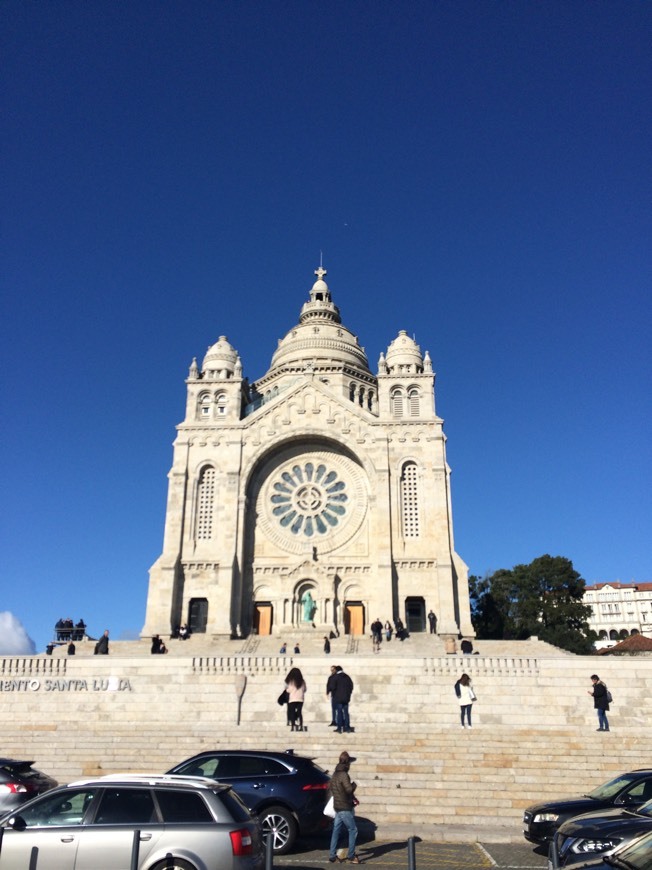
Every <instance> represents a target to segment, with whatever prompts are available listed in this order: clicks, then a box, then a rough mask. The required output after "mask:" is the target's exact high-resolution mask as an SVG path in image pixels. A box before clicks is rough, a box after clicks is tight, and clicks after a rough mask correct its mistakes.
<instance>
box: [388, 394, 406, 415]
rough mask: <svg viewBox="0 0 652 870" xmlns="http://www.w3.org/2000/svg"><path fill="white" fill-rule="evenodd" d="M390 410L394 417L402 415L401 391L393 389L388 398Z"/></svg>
mask: <svg viewBox="0 0 652 870" xmlns="http://www.w3.org/2000/svg"><path fill="white" fill-rule="evenodd" d="M390 406H391V412H392V415H393V416H394V417H402V416H403V391H402V390H394V391H393V392H392V394H391V398H390Z"/></svg>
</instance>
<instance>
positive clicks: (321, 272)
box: [315, 263, 328, 281]
mask: <svg viewBox="0 0 652 870" xmlns="http://www.w3.org/2000/svg"><path fill="white" fill-rule="evenodd" d="M315 275H316V276H317V280H318V281H323V280H324V275H328V272H327V271H326V269H324V268H323V266H322V265H321V263H320V264H319V268H318V269H315Z"/></svg>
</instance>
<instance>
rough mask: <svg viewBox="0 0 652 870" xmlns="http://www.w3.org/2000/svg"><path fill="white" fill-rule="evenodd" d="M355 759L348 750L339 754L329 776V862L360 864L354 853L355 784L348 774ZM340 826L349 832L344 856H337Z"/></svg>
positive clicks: (355, 831) (356, 831) (356, 833)
mask: <svg viewBox="0 0 652 870" xmlns="http://www.w3.org/2000/svg"><path fill="white" fill-rule="evenodd" d="M354 761H355V758H354V757H353V756H352V755H349V753H348V752H342V753H341V754H340V761H339V764H338V765H337V767H336V768H335V773H334V774H333V776H332V777H331V785H330V791H331V795H332V796H333V808H334V809H335V819H334V821H333V833H332V835H331V846H330V854H329V856H328V860H329V861H330V862H331V864H334V863H335V862H336V861H339V862H340V863H342V862H343V861H345V860H346V861H350V863H351V864H362V861H361V860H360V859H359V858H358V856H357V855H356V854H355V841H356V840H357V838H358V827H357V825H356V823H355V810H354V807H355V806H356V804H357V803H358V801H357V799H356V797H355V790H356V788H357V785H356V784H355V783H354V782H351V777H350V776H349V768H350V766H351V764H352V763H353V762H354ZM342 828H346V830H347V831H348V832H349V851H348V854H347V856H346V858H338V857H337V844H338V841H339V839H340V833H341V831H342Z"/></svg>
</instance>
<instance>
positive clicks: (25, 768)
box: [0, 758, 59, 813]
mask: <svg viewBox="0 0 652 870" xmlns="http://www.w3.org/2000/svg"><path fill="white" fill-rule="evenodd" d="M33 764H34V762H33V761H18V760H17V759H16V758H0V813H4V812H7V811H8V810H13V809H15V807H19V806H20V805H21V804H24V803H25V802H26V801H28V800H31V799H32V798H33V797H36V795H37V794H41V792H44V791H49V790H50V789H51V788H54V787H55V786H56V785H58V784H59V783H58V782H57V781H56V779H52V777H51V776H48V775H47V773H41V771H40V770H36V769H35V768H33V767H32V765H33Z"/></svg>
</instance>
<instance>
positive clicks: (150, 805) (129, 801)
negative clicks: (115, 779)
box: [93, 788, 158, 825]
mask: <svg viewBox="0 0 652 870" xmlns="http://www.w3.org/2000/svg"><path fill="white" fill-rule="evenodd" d="M157 820H158V816H157V813H156V808H155V806H154V800H153V798H152V795H151V792H150V790H149V789H144V788H143V789H140V788H107V789H104V792H103V794H102V796H101V800H100V806H99V809H98V811H97V814H96V816H95V819H94V822H93V824H95V825H146V824H150V823H151V822H155V821H157Z"/></svg>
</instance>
